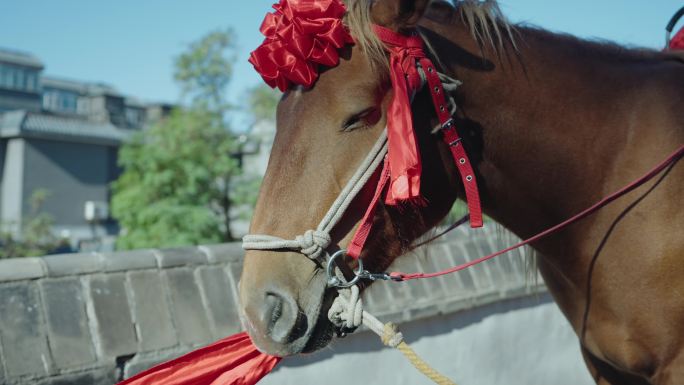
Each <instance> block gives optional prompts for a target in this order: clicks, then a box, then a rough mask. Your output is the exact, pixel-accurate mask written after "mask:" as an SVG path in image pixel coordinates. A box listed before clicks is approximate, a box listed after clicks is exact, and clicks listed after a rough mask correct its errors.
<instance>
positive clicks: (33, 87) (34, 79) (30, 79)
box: [26, 71, 38, 92]
mask: <svg viewBox="0 0 684 385" xmlns="http://www.w3.org/2000/svg"><path fill="white" fill-rule="evenodd" d="M26 91H32V92H35V91H38V74H37V73H36V72H34V71H31V72H28V73H27V74H26Z"/></svg>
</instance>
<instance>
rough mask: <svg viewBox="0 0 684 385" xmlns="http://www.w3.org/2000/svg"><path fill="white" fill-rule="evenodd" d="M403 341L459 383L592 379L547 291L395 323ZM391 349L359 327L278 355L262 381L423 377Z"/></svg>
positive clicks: (558, 383) (543, 384)
mask: <svg viewBox="0 0 684 385" xmlns="http://www.w3.org/2000/svg"><path fill="white" fill-rule="evenodd" d="M400 328H401V330H402V332H404V335H405V336H406V337H407V341H408V342H409V343H410V345H411V346H412V347H413V348H414V349H415V350H416V352H418V354H419V355H420V356H422V357H423V358H424V359H425V360H426V361H427V362H428V363H429V364H431V365H432V366H433V367H435V368H436V369H437V370H439V371H440V372H442V373H443V374H445V375H447V376H449V377H450V378H451V379H452V380H453V381H455V382H456V383H457V384H458V385H498V384H500V385H584V384H587V385H589V384H593V381H592V379H591V378H590V376H589V373H588V371H587V369H586V367H585V366H584V363H583V361H582V358H581V355H580V351H579V345H578V342H577V337H576V336H575V334H574V333H573V331H572V330H571V328H570V326H569V324H568V323H567V321H566V320H565V318H564V317H563V315H562V314H561V313H560V311H559V310H558V308H557V306H556V305H555V304H554V303H553V302H552V301H551V299H550V297H549V296H548V294H540V295H533V296H529V297H525V298H521V299H515V300H508V301H503V302H498V303H494V304H490V305H485V306H482V307H478V308H474V309H471V310H466V311H461V312H457V313H453V314H450V315H446V316H437V317H432V318H429V319H426V320H421V321H415V322H411V323H408V324H404V325H401V327H400ZM430 383H431V382H430V381H429V380H427V379H426V378H425V377H423V376H422V375H421V374H420V373H418V372H417V371H416V370H415V369H414V368H413V367H412V366H411V365H410V364H409V363H408V361H406V360H405V359H404V357H403V356H402V355H401V353H399V352H398V351H394V350H391V349H389V348H384V347H382V345H381V343H380V342H379V340H378V338H377V337H376V336H375V335H373V334H370V333H367V332H366V333H360V334H357V335H353V336H350V337H347V338H346V339H343V340H339V341H338V342H336V343H335V344H334V345H333V346H332V347H331V348H328V349H326V350H324V351H322V352H319V353H315V354H312V355H308V356H302V357H295V358H288V359H285V360H284V361H283V362H282V363H281V366H280V367H279V368H278V369H277V370H276V371H275V372H274V373H272V374H271V375H269V376H267V377H266V378H265V379H264V380H262V382H261V383H260V385H261V384H264V385H274V384H278V385H287V384H293V385H295V384H296V385H305V384H326V385H334V384H340V385H349V384H392V385H403V384H412V385H413V384H416V385H418V384H430Z"/></svg>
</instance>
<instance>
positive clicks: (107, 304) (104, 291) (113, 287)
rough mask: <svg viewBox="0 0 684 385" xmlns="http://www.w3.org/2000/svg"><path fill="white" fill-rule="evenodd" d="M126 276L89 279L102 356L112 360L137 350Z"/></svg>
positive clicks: (112, 275) (100, 276)
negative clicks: (125, 282)
mask: <svg viewBox="0 0 684 385" xmlns="http://www.w3.org/2000/svg"><path fill="white" fill-rule="evenodd" d="M124 279H125V278H124V275H123V274H111V275H99V276H93V277H91V278H90V296H91V298H92V303H93V309H94V313H95V318H96V319H97V326H98V334H99V340H100V346H101V348H102V353H103V354H104V355H106V356H109V357H118V356H122V355H127V354H132V353H135V352H136V351H137V345H138V344H137V341H136V336H135V328H134V325H133V321H132V319H131V312H130V309H129V307H128V299H127V296H126V287H125V284H124Z"/></svg>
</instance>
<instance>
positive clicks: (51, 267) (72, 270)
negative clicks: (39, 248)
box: [43, 253, 102, 277]
mask: <svg viewBox="0 0 684 385" xmlns="http://www.w3.org/2000/svg"><path fill="white" fill-rule="evenodd" d="M43 261H44V262H45V266H46V267H47V275H48V276H50V277H63V276H67V275H77V274H90V273H97V272H100V271H101V270H102V261H101V259H100V256H99V255H98V254H96V253H82V254H60V255H51V256H47V257H43Z"/></svg>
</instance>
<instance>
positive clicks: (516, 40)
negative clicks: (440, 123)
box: [240, 0, 684, 385]
mask: <svg viewBox="0 0 684 385" xmlns="http://www.w3.org/2000/svg"><path fill="white" fill-rule="evenodd" d="M346 3H347V8H348V15H347V16H346V19H345V21H346V23H347V24H348V25H349V27H350V28H351V30H352V32H353V34H354V36H355V38H356V40H357V44H356V45H354V46H353V47H347V48H345V49H344V50H343V53H342V57H343V59H342V60H341V63H340V64H339V66H337V67H334V68H329V69H327V70H326V71H325V72H323V73H322V74H321V76H320V78H319V79H318V81H317V82H316V84H315V85H314V86H313V87H311V88H309V89H304V88H301V87H300V88H295V89H292V90H290V91H289V92H287V93H286V94H285V95H284V96H283V98H282V101H281V102H280V104H279V106H278V112H277V119H278V120H277V133H276V137H275V142H274V146H273V150H272V153H271V158H270V162H269V166H268V171H267V173H266V176H265V178H264V182H263V185H262V188H261V192H260V196H259V200H258V204H257V207H256V211H255V214H254V218H253V221H252V227H251V231H252V232H254V233H261V234H273V235H276V236H280V237H283V238H288V239H289V238H291V237H293V236H294V235H296V234H301V233H302V232H303V231H305V230H307V229H311V228H315V226H316V225H317V224H318V222H319V221H320V220H321V217H322V216H323V215H324V213H325V212H326V211H327V210H328V208H329V206H330V205H331V203H332V202H333V201H334V200H335V198H336V197H337V195H338V193H339V192H340V190H341V189H342V186H344V185H345V183H346V181H347V180H348V179H349V178H350V177H351V175H352V174H353V173H354V171H355V169H356V167H357V166H358V165H359V163H360V162H361V161H362V159H363V158H364V157H365V156H366V154H367V152H368V151H369V150H370V148H371V147H372V146H373V144H374V142H375V141H376V138H377V137H378V136H379V135H380V133H381V132H382V130H383V129H384V127H385V120H386V119H385V116H386V109H387V106H388V102H389V100H390V98H391V95H392V90H391V87H390V84H389V79H388V76H387V64H386V61H387V59H386V57H385V56H384V55H385V54H384V52H383V51H382V49H381V46H380V45H379V44H378V42H377V40H375V39H374V38H373V35H372V32H371V30H370V29H369V27H368V26H369V23H371V22H374V23H377V24H380V25H383V26H387V27H389V28H391V29H393V30H402V29H404V28H408V27H413V26H415V25H418V27H419V28H420V31H421V33H422V35H423V36H424V38H425V39H426V41H427V43H428V44H429V45H430V47H431V51H432V52H433V55H434V56H433V58H432V59H433V61H434V62H435V64H436V65H438V66H440V67H441V71H443V72H445V73H447V74H448V75H450V76H452V77H454V78H457V79H459V80H461V81H462V82H463V85H462V86H461V87H460V88H458V90H457V91H456V92H455V97H456V100H457V101H458V112H457V113H456V115H455V118H456V121H457V125H458V127H459V130H460V133H461V136H462V137H463V138H464V142H463V143H464V146H465V148H466V149H467V151H468V153H469V156H470V157H471V160H472V161H473V163H474V164H475V166H476V173H477V178H478V183H479V185H480V188H481V194H482V199H483V208H484V210H485V212H486V213H487V214H488V215H489V216H490V217H492V218H494V219H495V220H497V221H498V222H500V223H501V224H503V225H504V226H506V227H507V228H508V229H510V230H511V231H513V232H514V233H516V234H517V235H518V236H520V237H522V238H525V237H528V236H530V235H533V234H535V233H537V232H539V231H541V230H543V229H545V228H547V227H549V226H551V225H554V224H556V223H559V222H561V221H562V220H564V219H566V218H568V217H570V216H572V215H573V214H575V213H577V212H579V211H580V210H582V209H584V208H586V207H588V206H590V205H591V204H592V203H594V202H596V201H598V200H599V199H600V198H601V197H603V196H605V195H607V194H608V193H610V192H612V191H615V190H617V189H618V188H620V187H622V186H623V185H625V184H627V183H628V182H630V181H631V180H633V179H635V178H637V177H638V176H640V175H641V174H643V173H644V172H645V171H647V170H648V169H650V168H651V167H652V166H653V165H655V164H656V163H658V162H659V161H660V160H661V158H663V157H664V156H665V154H667V153H670V152H671V151H673V150H675V149H676V148H677V147H678V146H679V145H680V144H682V143H684V65H683V64H682V63H681V62H680V61H679V60H678V59H676V58H675V57H674V56H672V55H668V54H665V53H660V52H656V51H649V50H633V49H626V48H623V47H619V46H616V45H613V44H608V43H597V42H589V41H583V40H579V39H576V38H574V37H571V36H566V35H559V34H553V33H550V32H547V31H543V30H540V29H535V28H530V27H525V26H510V29H509V26H508V25H507V24H506V22H505V20H504V19H503V17H502V16H501V15H500V12H499V11H498V7H497V6H496V3H495V2H493V1H486V2H484V3H482V4H480V3H479V2H476V1H470V0H468V1H460V2H457V3H456V6H453V5H452V4H450V3H446V2H439V1H433V2H429V1H425V0H413V1H410V0H375V1H371V0H347V1H346ZM510 31H512V33H509V32H510ZM379 47H380V48H379ZM413 112H414V127H415V130H416V132H417V135H418V141H419V145H420V149H421V157H422V163H423V170H424V171H423V176H422V182H421V183H422V187H421V189H422V194H423V196H424V197H425V199H426V201H427V202H428V204H427V205H426V206H424V207H422V206H421V207H413V206H410V207H402V208H397V207H393V206H381V207H380V209H379V210H378V212H377V214H376V217H375V226H374V230H373V234H372V235H371V239H370V241H369V242H368V243H367V245H366V248H365V250H364V252H363V255H362V258H363V260H364V263H365V265H366V268H367V269H368V270H370V271H373V272H381V271H384V270H385V269H386V268H387V267H388V266H389V265H390V263H391V262H392V261H393V260H394V259H395V258H396V257H398V256H399V255H401V254H402V253H403V252H404V251H405V250H406V249H407V248H408V247H410V245H411V243H412V242H413V241H414V240H415V239H416V238H417V237H419V236H421V235H422V234H424V233H426V232H427V231H428V230H429V229H431V228H433V227H434V226H435V225H436V224H437V223H438V222H439V221H440V220H441V219H442V218H443V217H444V216H445V215H446V214H447V213H448V211H449V209H450V207H451V205H452V204H453V202H454V201H455V199H457V197H459V196H460V197H462V196H463V187H462V185H461V181H460V179H459V177H458V174H457V170H456V168H455V166H454V164H453V159H452V158H451V155H450V154H449V150H448V148H447V146H446V145H445V144H444V143H443V142H442V140H441V139H440V137H439V135H434V134H431V129H432V127H433V126H434V125H435V123H436V120H435V116H434V110H433V107H432V105H431V101H430V97H429V94H428V93H427V92H425V91H423V92H422V93H419V94H418V95H417V96H416V98H415V100H414V103H413ZM683 202H684V168H682V167H681V165H678V164H674V165H673V166H671V167H669V168H668V169H667V170H666V171H665V172H663V173H662V174H661V175H659V176H658V177H657V178H656V179H655V180H653V181H651V182H649V183H647V184H646V185H644V186H642V187H640V188H639V189H637V190H635V191H633V192H632V193H630V194H628V195H626V196H624V197H622V198H621V199H619V200H618V201H616V202H614V203H613V204H612V205H610V206H608V207H606V208H604V209H602V210H601V211H599V212H598V213H596V214H594V215H593V216H590V217H588V218H586V219H584V220H582V221H580V222H579V223H577V224H575V225H572V226H571V227H569V228H567V229H566V230H563V231H562V232H560V233H557V234H555V235H553V236H552V237H550V238H547V239H545V240H543V241H540V242H537V243H535V244H534V245H533V247H534V248H535V249H536V250H537V251H538V253H539V255H540V258H539V262H538V263H539V269H540V270H541V273H542V275H543V277H544V279H545V281H546V283H547V285H548V287H549V290H550V291H551V293H552V294H553V296H554V298H555V300H556V302H557V303H558V305H559V306H560V308H561V309H562V311H563V312H564V314H565V315H566V317H567V319H568V320H569V321H570V323H571V325H572V327H573V328H574V330H575V331H576V333H577V335H578V337H579V341H580V344H581V346H582V350H583V352H584V355H585V360H586V363H587V365H588V367H589V370H590V371H591V373H592V375H593V376H594V378H595V379H596V381H597V383H600V384H658V385H675V384H682V383H684V232H683V230H682V229H684V205H682V203H683ZM363 203H364V202H357V205H356V207H352V209H350V210H347V212H346V214H345V217H344V218H343V221H342V222H341V223H340V224H339V225H338V226H336V227H335V230H334V232H333V234H332V238H333V242H332V244H333V245H335V246H331V247H330V248H329V250H328V251H329V252H333V251H335V250H336V249H339V248H344V247H345V245H346V244H347V242H349V239H350V237H351V233H352V230H353V229H354V227H355V226H356V225H357V224H358V223H359V221H360V219H361V216H362V214H363V211H364V208H365V207H363V206H362V204H363ZM335 294H336V292H335V291H333V290H328V289H326V282H325V274H324V271H323V269H322V266H320V265H319V264H317V263H316V262H313V261H311V260H309V259H306V258H304V257H303V256H302V255H300V254H298V253H294V252H282V251H278V252H273V251H250V252H248V253H247V254H246V257H245V263H244V271H243V274H242V279H241V284H240V300H241V304H242V309H241V310H242V313H243V314H242V315H243V319H244V323H245V327H246V328H247V330H248V332H249V333H250V335H251V337H252V338H253V340H254V341H255V343H256V344H257V345H258V346H259V347H260V349H262V350H264V351H266V352H268V353H272V354H279V355H288V354H297V353H300V352H309V351H314V350H316V349H319V348H321V347H323V346H325V345H326V344H327V343H328V342H329V341H330V339H331V338H332V335H333V332H334V330H333V327H332V325H331V324H330V322H329V321H328V320H327V318H326V316H325V314H326V313H327V308H328V307H329V306H330V304H331V301H332V299H333V297H334V296H335ZM502 326H503V325H502Z"/></svg>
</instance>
